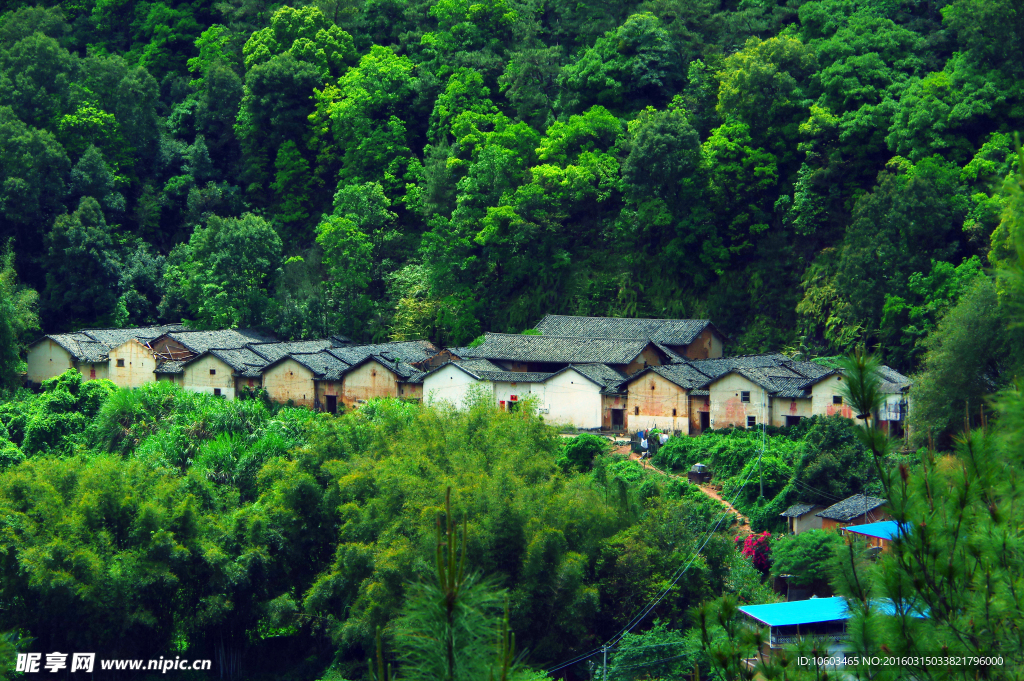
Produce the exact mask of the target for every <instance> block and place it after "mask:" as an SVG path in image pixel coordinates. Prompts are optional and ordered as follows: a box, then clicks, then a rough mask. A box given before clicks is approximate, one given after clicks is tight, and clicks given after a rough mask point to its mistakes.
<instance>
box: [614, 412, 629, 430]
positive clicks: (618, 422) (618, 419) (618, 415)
mask: <svg viewBox="0 0 1024 681" xmlns="http://www.w3.org/2000/svg"><path fill="white" fill-rule="evenodd" d="M625 411H626V410H625V409H612V430H622V429H623V427H624V426H625V421H626V416H625Z"/></svg>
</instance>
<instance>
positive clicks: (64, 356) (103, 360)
mask: <svg viewBox="0 0 1024 681" xmlns="http://www.w3.org/2000/svg"><path fill="white" fill-rule="evenodd" d="M183 328H184V327H182V326H181V325H180V324H164V325H161V326H147V327H140V328H135V329H84V330H82V331H75V332H73V333H59V334H49V335H46V336H43V337H42V338H40V339H39V340H37V341H35V342H33V343H32V344H31V345H29V347H28V355H27V357H26V363H27V364H28V374H27V377H26V379H27V382H28V384H29V385H30V386H38V385H40V384H41V383H42V382H43V381H45V380H46V379H48V378H53V377H54V376H59V375H61V374H62V373H64V372H65V371H67V370H68V369H77V370H78V371H79V372H80V373H81V374H82V377H83V378H84V379H85V380H93V379H97V378H108V377H109V369H110V365H111V359H110V352H111V350H113V349H114V348H119V347H121V346H123V345H125V344H126V343H128V342H129V341H133V340H134V341H137V342H139V343H141V344H145V343H146V342H148V341H149V340H151V339H153V338H156V337H158V336H161V335H162V334H164V333H167V332H169V331H178V330H181V329H183ZM131 352H132V351H130V350H128V349H125V351H124V353H123V354H122V355H118V356H117V357H116V358H115V359H114V361H113V365H114V368H116V369H128V368H132V367H133V366H134V365H128V364H127V362H128V361H132V360H131V358H130V357H129V356H128V355H129V354H131ZM124 373H125V372H119V375H121V376H124Z"/></svg>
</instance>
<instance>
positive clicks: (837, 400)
mask: <svg viewBox="0 0 1024 681" xmlns="http://www.w3.org/2000/svg"><path fill="white" fill-rule="evenodd" d="M842 403H843V396H842V395H833V396H832V404H842Z"/></svg>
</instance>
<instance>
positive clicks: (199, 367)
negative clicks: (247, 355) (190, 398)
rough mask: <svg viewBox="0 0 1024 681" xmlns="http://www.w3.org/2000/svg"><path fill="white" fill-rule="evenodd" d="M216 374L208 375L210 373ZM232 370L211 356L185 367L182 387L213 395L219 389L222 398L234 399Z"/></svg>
mask: <svg viewBox="0 0 1024 681" xmlns="http://www.w3.org/2000/svg"><path fill="white" fill-rule="evenodd" d="M211 370H213V371H215V372H217V373H216V374H214V375H212V376H211V375H210V371H211ZM233 372H234V370H233V369H232V368H231V367H230V366H228V365H227V364H225V363H224V362H223V361H222V360H219V359H217V358H216V357H214V356H212V355H207V356H206V357H203V358H202V359H198V360H196V361H195V362H192V363H191V364H189V365H188V366H187V367H185V371H184V374H183V376H182V387H183V388H184V389H185V390H191V391H192V392H196V393H206V394H208V395H213V394H215V393H214V392H213V391H214V390H216V389H218V388H219V389H220V394H221V396H222V397H224V398H226V399H229V400H233V399H235V378H234V376H232V373H233Z"/></svg>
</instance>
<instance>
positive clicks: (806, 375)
mask: <svg viewBox="0 0 1024 681" xmlns="http://www.w3.org/2000/svg"><path fill="white" fill-rule="evenodd" d="M687 364H688V365H689V366H691V367H693V368H695V369H697V370H699V371H700V372H701V373H703V374H706V375H707V376H708V377H709V378H708V380H707V381H705V382H704V384H703V385H701V386H700V388H702V389H705V388H708V387H710V385H711V384H712V383H714V382H715V381H717V380H718V379H720V378H722V377H723V376H726V375H728V374H730V373H734V372H735V373H737V374H740V375H741V376H743V377H745V378H746V379H748V380H750V381H752V382H753V383H755V384H757V385H759V386H761V387H762V388H764V389H765V390H767V391H768V392H769V393H771V394H772V395H774V396H775V397H782V398H807V397H810V392H809V390H810V388H811V386H812V385H814V384H815V383H817V382H818V381H820V380H821V379H822V378H824V377H826V376H830V375H832V374H833V373H835V371H833V370H831V369H827V368H825V367H823V366H821V365H818V364H815V363H814V362H800V361H796V360H793V359H790V358H789V357H787V356H786V355H780V354H774V353H769V354H763V355H739V356H737V357H722V358H719V359H691V360H687ZM666 368H667V367H666ZM691 394H697V393H696V392H693V393H691Z"/></svg>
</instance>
